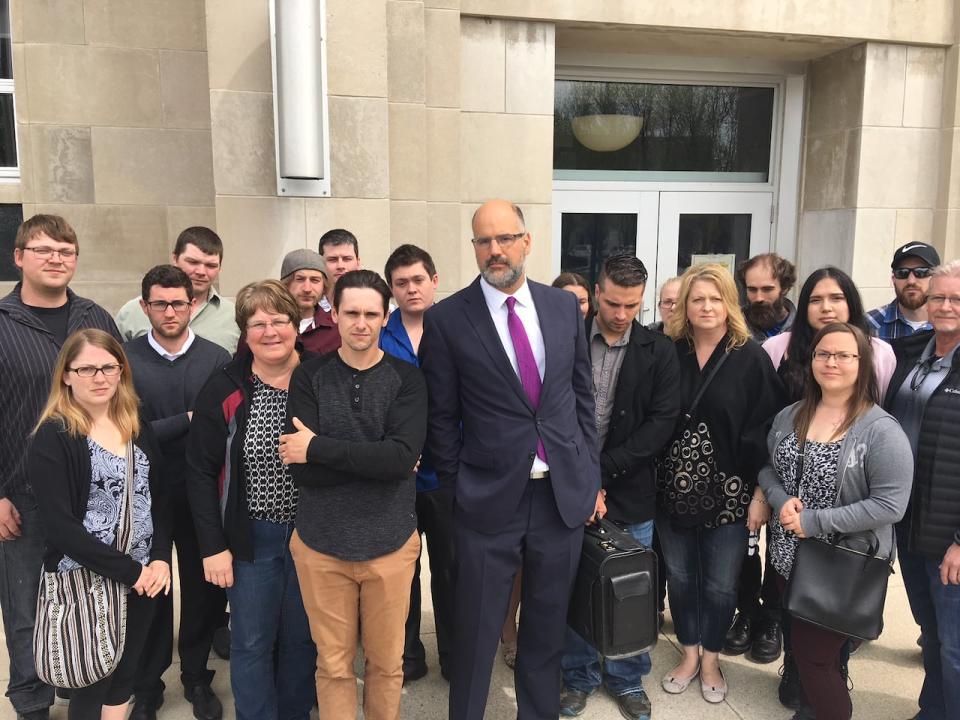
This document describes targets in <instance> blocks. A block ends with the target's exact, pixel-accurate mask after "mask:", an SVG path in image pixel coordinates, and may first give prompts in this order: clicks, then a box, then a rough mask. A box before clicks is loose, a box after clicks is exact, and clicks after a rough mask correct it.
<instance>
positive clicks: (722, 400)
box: [656, 264, 786, 703]
mask: <svg viewBox="0 0 960 720" xmlns="http://www.w3.org/2000/svg"><path fill="white" fill-rule="evenodd" d="M666 331H667V334H668V335H669V336H670V337H672V338H673V339H674V342H675V345H676V350H677V356H678V359H679V361H680V384H679V387H678V389H677V391H678V392H679V394H680V397H681V413H680V417H681V419H680V421H679V422H678V425H677V429H676V432H675V434H674V438H673V440H672V441H671V443H669V444H668V450H667V453H666V455H665V457H664V459H663V468H662V470H663V472H661V477H660V479H659V487H658V511H657V518H656V527H657V531H658V532H659V534H660V545H661V548H662V550H663V558H664V561H665V563H666V566H667V579H668V581H669V582H668V585H667V587H668V590H669V598H670V613H671V616H672V617H673V623H674V627H675V629H676V633H677V640H679V642H680V644H681V645H682V646H683V657H682V658H681V660H680V662H679V663H678V665H677V666H676V667H675V668H673V669H672V670H671V671H670V672H669V673H667V675H666V676H665V677H664V678H663V682H662V685H663V689H664V690H665V691H666V692H668V693H674V694H675V693H681V692H683V691H684V690H686V689H687V686H688V685H690V683H691V682H693V681H694V680H695V679H696V678H697V677H698V676H699V678H700V691H701V693H702V695H703V698H704V700H706V701H707V702H711V703H718V702H722V701H723V699H724V698H725V697H726V694H727V683H726V680H725V679H724V677H723V673H722V671H721V670H720V650H721V649H722V648H723V641H724V636H725V634H726V632H727V628H728V627H730V621H731V619H732V618H733V612H734V609H735V607H736V604H737V580H738V578H739V577H740V567H741V565H742V563H743V558H744V548H745V547H746V544H747V533H748V530H749V531H756V530H759V529H760V527H762V526H763V525H764V524H765V523H766V522H767V520H768V518H769V517H770V509H769V506H768V505H767V503H766V501H765V499H764V497H763V492H762V491H761V490H760V488H758V487H757V473H758V472H759V471H760V468H762V467H763V465H764V463H765V462H766V459H767V449H766V443H765V439H766V434H767V430H768V429H769V423H770V420H771V418H772V417H773V416H774V415H775V414H776V413H777V411H779V410H780V408H782V407H783V406H784V405H785V404H786V399H785V396H784V392H783V387H782V385H781V383H780V380H779V378H777V375H776V372H775V371H774V369H773V365H772V364H771V362H770V359H769V358H768V357H767V355H766V354H765V353H764V352H763V350H762V349H761V347H760V345H758V344H757V343H756V342H754V341H753V340H751V339H750V332H749V330H748V329H747V325H746V322H745V321H744V319H743V314H742V313H741V311H740V306H739V303H738V298H737V290H736V286H735V285H734V282H733V277H732V276H731V275H730V273H729V271H728V270H727V269H726V268H724V267H723V266H721V265H714V264H708V265H696V266H694V267H692V268H690V269H689V270H687V272H686V273H684V275H683V277H682V278H681V283H680V294H679V297H678V300H677V307H676V310H675V312H674V313H673V315H672V316H671V318H670V321H669V323H668V324H667V327H666ZM721 363H722V364H721ZM715 371H716V372H715ZM702 387H703V388H705V389H704V391H703V393H702V396H701V398H700V400H699V403H696V407H694V405H695V403H694V400H695V399H696V396H697V395H698V393H699V391H700V390H701V388H702ZM671 468H672V471H671Z"/></svg>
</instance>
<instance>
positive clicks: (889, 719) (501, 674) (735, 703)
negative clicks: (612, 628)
mask: <svg viewBox="0 0 960 720" xmlns="http://www.w3.org/2000/svg"><path fill="white" fill-rule="evenodd" d="M423 565H424V569H425V570H426V568H427V567H428V565H427V563H423ZM422 580H423V588H424V593H423V597H424V601H425V602H429V600H428V599H429V597H430V593H429V576H426V575H425V576H424V577H423V578H422ZM424 612H425V617H424V623H423V631H424V642H425V644H426V646H427V653H428V663H429V664H430V672H429V674H428V675H427V677H426V678H424V679H423V680H420V681H418V682H416V683H414V684H413V685H411V686H410V687H408V688H405V689H404V692H403V706H402V711H401V716H402V717H403V718H404V720H441V719H443V718H446V717H447V715H446V709H447V684H446V683H445V682H444V681H443V679H442V678H441V677H440V674H439V672H438V671H437V663H436V644H435V642H434V637H433V615H432V611H431V609H430V608H429V606H428V607H426V608H425V610H424ZM672 630H673V626H672V624H671V621H670V617H669V614H668V615H667V623H666V626H665V627H664V633H663V634H662V635H661V637H660V642H659V643H658V645H657V647H656V649H655V650H654V653H653V672H652V673H651V675H650V676H649V678H648V681H647V683H646V685H647V691H648V692H649V694H650V698H651V700H652V702H653V712H654V717H655V718H656V719H657V720H666V719H667V718H670V719H671V720H692V719H694V718H697V719H699V718H703V719H704V720H727V719H729V720H734V719H736V718H739V719H741V720H761V719H762V720H787V719H788V718H790V716H791V714H792V713H791V712H790V711H788V710H786V709H784V708H783V707H782V706H781V705H780V704H779V703H778V702H777V699H776V689H777V682H778V676H777V669H778V667H779V663H772V664H770V665H756V664H754V663H751V662H749V661H747V660H746V659H744V658H742V657H741V658H730V659H727V660H726V661H725V662H724V664H723V667H724V672H725V674H726V677H727V682H728V683H729V685H730V694H729V695H728V697H727V701H726V702H725V703H723V704H721V705H716V706H712V705H708V704H707V703H705V702H704V701H703V700H702V699H701V697H700V693H699V692H698V688H697V687H695V686H694V685H691V687H690V688H689V689H688V690H687V692H686V693H684V694H683V695H679V696H671V695H667V694H666V693H664V692H663V691H662V690H661V689H660V683H659V681H660V677H661V676H662V675H663V674H664V673H666V672H667V671H668V670H670V669H671V668H672V667H673V665H674V663H675V662H676V661H677V659H678V658H679V650H678V649H677V646H676V638H675V637H674V636H673V634H672ZM917 634H918V631H917V628H916V626H915V625H914V623H913V619H912V618H911V616H910V612H909V609H908V608H907V601H906V596H905V595H904V592H903V583H902V582H901V580H900V576H899V575H894V576H893V577H892V578H891V583H890V593H889V597H888V599H887V608H886V630H885V632H884V634H883V636H882V637H881V638H880V640H879V641H877V642H875V643H870V644H868V645H866V646H865V647H863V648H862V649H861V650H860V652H858V653H857V654H856V655H855V656H854V657H853V658H852V659H851V662H850V674H851V679H852V681H853V683H854V691H853V705H854V713H853V716H854V718H856V719H858V720H859V719H862V720H867V719H869V720H906V719H907V718H912V717H913V716H914V714H916V712H917V705H916V698H917V697H918V695H919V693H920V685H921V683H922V681H923V672H922V669H921V666H920V650H919V648H918V647H917V644H916V639H917ZM212 667H213V668H214V669H216V671H217V676H216V678H215V680H214V690H215V691H216V692H217V694H218V695H219V696H220V698H221V699H222V700H223V701H224V706H225V709H226V712H225V715H224V716H225V718H232V717H234V713H233V704H232V698H231V696H230V680H229V665H228V663H226V662H224V661H222V660H219V659H214V660H212ZM7 677H8V675H7V659H6V646H5V645H3V648H2V650H0V682H2V683H3V684H4V685H5V683H6V679H7ZM164 680H165V681H166V684H167V688H168V689H167V694H166V703H165V705H164V706H163V708H162V710H161V712H160V718H161V720H190V718H192V717H193V715H192V713H191V708H190V705H189V704H188V703H187V702H186V701H185V700H184V699H183V695H182V693H180V692H178V691H177V688H178V685H179V667H178V666H177V665H174V667H172V668H171V669H170V670H169V671H168V672H167V675H166V676H165V678H164ZM15 717H16V714H15V713H14V712H13V709H12V708H11V706H10V704H9V702H7V701H6V700H0V720H14V719H15ZM66 717H67V709H66V707H63V706H60V705H57V706H55V707H54V708H53V711H52V712H51V718H53V719H54V720H66ZM360 717H362V715H361V716H360ZM486 717H487V718H488V719H489V720H508V719H510V718H515V717H516V704H515V701H514V693H513V676H512V674H511V672H510V671H509V670H508V669H507V667H506V666H505V665H504V664H503V662H502V661H501V660H500V659H499V658H498V659H497V661H496V663H495V669H494V675H493V681H492V683H491V686H490V697H489V703H488V705H487V714H486ZM581 717H582V718H583V719H584V720H614V719H615V718H620V717H621V716H620V713H619V712H618V710H617V707H616V704H615V703H614V702H613V700H611V699H610V698H608V697H606V696H605V695H603V694H602V693H598V694H596V695H594V696H593V697H592V698H591V699H590V703H589V705H588V707H587V710H586V712H585V713H584V714H583V715H582V716H581ZM335 720H340V719H339V718H337V719H335Z"/></svg>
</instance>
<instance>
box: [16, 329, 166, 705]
mask: <svg viewBox="0 0 960 720" xmlns="http://www.w3.org/2000/svg"><path fill="white" fill-rule="evenodd" d="M138 408H139V401H138V399H137V394H136V392H135V391H134V389H133V381H132V379H131V377H130V365H129V364H128V363H127V358H126V355H124V352H123V348H122V347H121V346H120V343H118V342H117V341H116V339H114V337H113V336H112V335H110V334H109V333H106V332H104V331H102V330H95V329H86V330H79V331H77V332H75V333H74V334H73V335H71V336H70V337H69V338H67V341H66V342H65V343H64V344H63V347H62V348H61V349H60V355H59V357H58V358H57V364H56V367H55V368H54V371H53V382H52V384H51V388H50V396H49V398H48V400H47V405H46V407H45V408H44V409H43V412H42V413H41V414H40V420H39V422H38V423H37V430H36V433H35V435H34V439H33V442H32V443H31V445H30V451H29V453H28V456H27V471H28V473H29V477H30V482H31V484H32V485H33V488H34V491H35V494H36V497H37V507H38V509H39V511H40V518H41V520H42V521H43V526H44V531H45V533H46V540H47V547H46V551H45V552H44V557H43V566H44V570H45V571H46V572H55V573H59V574H68V573H71V572H72V571H75V570H79V569H80V568H87V569H88V570H90V571H92V572H94V573H96V574H97V575H100V576H102V577H104V578H108V579H111V580H115V581H116V582H118V583H121V584H122V585H125V586H127V587H128V588H129V589H130V590H131V591H132V592H130V593H129V594H128V596H127V616H126V625H125V626H124V631H125V635H124V646H123V651H122V653H123V654H122V655H121V656H120V659H119V661H118V662H117V665H116V667H115V668H114V670H113V672H112V673H111V674H110V675H107V676H106V677H104V678H102V679H101V680H99V681H97V682H95V683H93V684H92V685H88V686H87V687H83V688H79V689H74V690H72V691H71V696H70V708H69V710H68V711H67V717H68V718H69V720H122V718H124V717H125V716H126V711H127V703H128V702H129V700H130V696H131V694H132V693H133V682H134V679H135V677H136V671H137V665H138V663H139V660H140V654H141V652H142V651H143V647H144V644H145V643H146V640H147V631H148V630H149V628H150V623H151V620H152V618H153V613H154V606H155V603H154V602H153V600H152V599H151V598H154V597H156V595H157V594H158V593H160V592H165V593H167V592H170V525H171V523H170V518H169V515H168V512H167V504H166V496H165V493H164V488H163V485H162V483H160V482H159V478H160V474H159V472H158V469H157V463H158V462H159V457H160V454H159V450H158V448H157V446H156V443H155V441H154V439H153V436H152V434H151V432H150V427H149V425H148V424H147V423H141V422H140V417H139V415H138ZM128 452H132V453H133V459H132V460H133V461H132V481H133V487H132V488H129V489H128V487H127V483H128V481H129V480H128V472H127V467H128V460H129V458H128V456H127V454H128ZM128 493H129V497H131V498H132V500H133V502H132V503H131V504H130V505H129V507H128V506H127V502H126V501H125V500H124V497H125V496H127V494H128ZM127 513H129V518H130V520H129V523H128V522H127V521H126V520H125V518H124V516H125V515H127ZM124 528H126V530H124ZM125 534H129V535H130V536H131V539H130V541H129V550H128V551H127V552H124V551H123V550H121V549H119V547H118V546H119V544H120V543H116V545H117V546H115V539H116V538H117V536H118V535H120V537H123V536H124V535H125Z"/></svg>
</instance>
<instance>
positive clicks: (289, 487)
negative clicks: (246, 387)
mask: <svg viewBox="0 0 960 720" xmlns="http://www.w3.org/2000/svg"><path fill="white" fill-rule="evenodd" d="M286 417H287V391H286V390H280V389H279V388H275V387H272V386H270V385H267V384H266V383H265V382H263V380H261V379H260V378H258V377H257V376H256V375H254V376H253V397H252V398H251V399H250V415H249V417H248V418H247V432H246V435H245V436H244V438H243V471H244V473H245V476H246V479H247V508H248V510H249V514H250V517H251V518H252V519H254V520H269V521H270V522H275V523H280V524H287V523H292V522H293V521H294V518H295V517H296V515H297V488H296V487H295V486H294V484H293V478H292V477H291V476H290V470H289V468H287V466H286V465H284V464H283V462H282V461H281V460H280V452H279V446H280V435H281V434H282V433H283V424H284V421H285V420H286Z"/></svg>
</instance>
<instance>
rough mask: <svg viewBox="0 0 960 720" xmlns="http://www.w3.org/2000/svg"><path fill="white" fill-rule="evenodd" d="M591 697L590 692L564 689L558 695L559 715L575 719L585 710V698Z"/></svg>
mask: <svg viewBox="0 0 960 720" xmlns="http://www.w3.org/2000/svg"><path fill="white" fill-rule="evenodd" d="M591 695H593V691H591V692H588V693H586V692H583V691H582V690H571V689H570V688H564V690H563V692H561V693H560V715H561V716H563V717H576V716H577V715H579V714H580V713H582V712H583V711H584V710H586V708H587V698H588V697H590V696H591Z"/></svg>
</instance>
